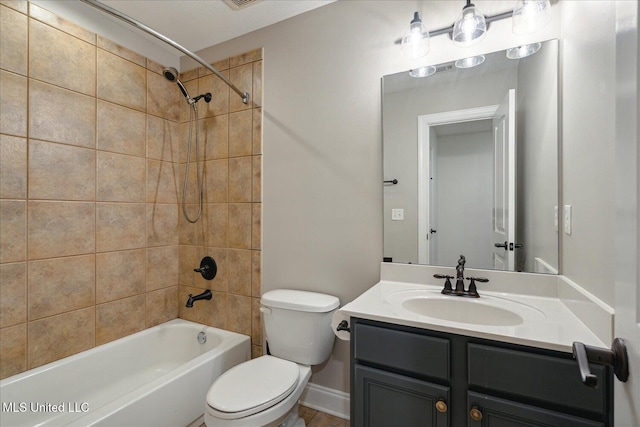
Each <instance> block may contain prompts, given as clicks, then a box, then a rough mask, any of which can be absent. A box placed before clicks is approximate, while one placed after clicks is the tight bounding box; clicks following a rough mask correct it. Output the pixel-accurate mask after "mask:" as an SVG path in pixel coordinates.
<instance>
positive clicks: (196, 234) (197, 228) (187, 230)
mask: <svg viewBox="0 0 640 427" xmlns="http://www.w3.org/2000/svg"><path fill="white" fill-rule="evenodd" d="M178 209H179V213H178V239H179V243H180V244H181V245H194V244H197V243H198V242H200V243H202V241H203V237H202V236H203V232H202V229H203V225H202V224H203V223H206V221H198V222H197V223H195V224H193V223H190V222H189V221H187V220H186V218H185V217H184V212H183V209H182V206H181V205H179V206H178ZM202 209H203V212H202V216H203V219H204V218H206V206H204V205H203V207H202ZM186 210H187V214H188V215H189V218H193V219H195V217H196V215H197V214H198V206H197V205H194V204H191V205H189V204H187V205H186Z"/></svg>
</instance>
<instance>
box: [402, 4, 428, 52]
mask: <svg viewBox="0 0 640 427" xmlns="http://www.w3.org/2000/svg"><path fill="white" fill-rule="evenodd" d="M401 49H402V53H403V54H404V55H405V56H406V57H408V58H411V59H418V58H422V57H423V56H425V55H426V54H427V53H429V51H430V50H431V45H430V44H429V32H428V31H426V30H425V28H424V25H422V20H421V19H420V15H419V14H418V12H414V13H413V19H412V20H411V23H410V24H409V29H407V31H406V32H405V33H404V35H403V36H402V42H401Z"/></svg>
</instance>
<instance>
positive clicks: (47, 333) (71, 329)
mask: <svg viewBox="0 0 640 427" xmlns="http://www.w3.org/2000/svg"><path fill="white" fill-rule="evenodd" d="M95 320H96V310H95V307H90V308H85V309H82V310H75V311H70V312H68V313H64V314H59V315H57V316H52V317H45V318H44V319H40V320H36V321H34V322H29V323H28V325H27V330H28V332H27V333H28V335H27V336H28V341H27V360H28V364H27V368H28V369H32V368H35V367H38V366H41V365H44V364H45V363H49V362H52V361H54V360H58V359H62V358H63V357H66V356H71V355H72V354H76V353H79V352H81V351H84V350H88V349H90V348H91V347H93V346H94V345H95V331H96V327H95V325H96V322H95ZM60 343H64V345H61V344H60Z"/></svg>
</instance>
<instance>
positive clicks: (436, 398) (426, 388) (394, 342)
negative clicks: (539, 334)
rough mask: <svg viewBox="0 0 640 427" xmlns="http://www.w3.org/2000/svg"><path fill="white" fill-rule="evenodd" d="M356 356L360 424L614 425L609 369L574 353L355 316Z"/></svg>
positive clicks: (354, 409)
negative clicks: (594, 379)
mask: <svg viewBox="0 0 640 427" xmlns="http://www.w3.org/2000/svg"><path fill="white" fill-rule="evenodd" d="M351 355H352V357H351V425H352V426H355V427H378V426H386V427H388V426H402V427H412V426H421V427H423V426H424V427H431V426H437V427H443V426H449V427H462V426H467V427H480V426H482V427H516V426H547V427H549V426H557V427H596V426H599V427H605V426H613V403H612V402H613V400H612V395H613V391H612V390H613V389H612V387H613V384H612V373H611V372H610V368H608V367H605V366H601V365H590V368H591V372H592V373H594V374H595V375H597V376H598V383H599V386H598V388H590V387H587V386H585V385H584V384H582V382H581V380H580V374H579V370H578V366H577V363H576V362H575V361H574V360H573V358H572V356H571V354H568V353H563V352H556V351H550V350H544V349H539V348H533V347H526V346H520V345H513V344H507V343H502V342H497V341H490V340H483V339H478V338H472V337H467V336H462V335H454V334H447V333H442V332H436V331H430V330H426V329H420V328H412V327H406V326H400V325H394V324H388V323H383V322H376V321H371V320H365V319H356V318H352V321H351Z"/></svg>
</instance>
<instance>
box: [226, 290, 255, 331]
mask: <svg viewBox="0 0 640 427" xmlns="http://www.w3.org/2000/svg"><path fill="white" fill-rule="evenodd" d="M251 318H252V316H251V297H246V296H242V295H233V294H227V329H228V330H230V331H232V332H238V333H239V334H245V335H249V336H251Z"/></svg>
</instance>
